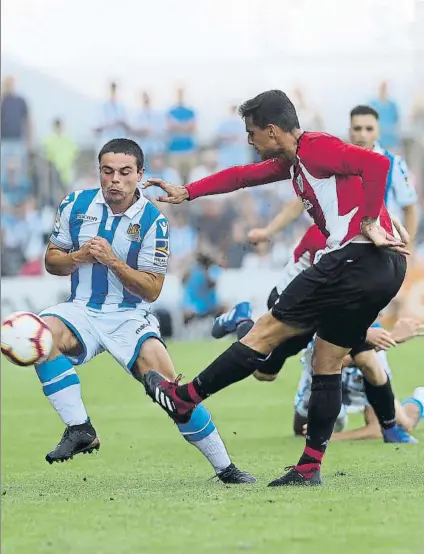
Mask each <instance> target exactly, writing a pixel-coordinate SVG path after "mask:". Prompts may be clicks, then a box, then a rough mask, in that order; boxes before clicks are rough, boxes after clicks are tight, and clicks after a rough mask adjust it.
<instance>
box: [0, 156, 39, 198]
mask: <svg viewBox="0 0 424 554" xmlns="http://www.w3.org/2000/svg"><path fill="white" fill-rule="evenodd" d="M4 164H5V165H4V167H2V172H3V177H2V182H1V188H2V195H3V199H4V200H5V202H6V204H8V205H11V206H17V205H19V204H22V203H23V202H25V200H26V199H27V198H28V196H29V195H30V194H31V192H32V186H31V182H30V180H29V178H28V176H27V174H26V173H25V172H24V171H23V170H22V165H21V164H22V157H13V156H10V157H7V158H5V160H4Z"/></svg>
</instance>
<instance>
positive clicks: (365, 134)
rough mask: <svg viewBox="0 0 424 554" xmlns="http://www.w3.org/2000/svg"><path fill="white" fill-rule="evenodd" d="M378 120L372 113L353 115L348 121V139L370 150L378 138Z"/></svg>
mask: <svg viewBox="0 0 424 554" xmlns="http://www.w3.org/2000/svg"><path fill="white" fill-rule="evenodd" d="M378 134H379V128H378V121H377V120H376V118H375V117H374V116H373V115H354V116H353V117H352V119H351V122H350V141H351V142H352V144H356V146H362V147H363V148H368V149H369V150H372V149H373V148H374V144H375V142H376V140H377V139H378Z"/></svg>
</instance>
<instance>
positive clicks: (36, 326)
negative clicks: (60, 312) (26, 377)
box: [1, 312, 53, 366]
mask: <svg viewBox="0 0 424 554" xmlns="http://www.w3.org/2000/svg"><path fill="white" fill-rule="evenodd" d="M52 347H53V336H52V334H51V332H50V329H49V328H48V327H47V325H46V324H45V323H44V321H43V320H42V319H41V318H39V317H38V316H37V315H35V314H32V313H31V312H15V313H13V314H10V315H9V316H8V317H6V319H5V320H4V321H3V323H2V324H1V351H2V352H3V354H4V355H5V356H6V358H7V359H8V360H9V361H10V362H12V364H15V365H19V366H29V365H33V364H38V363H40V362H43V361H44V360H46V359H47V358H48V357H49V355H50V352H51V350H52Z"/></svg>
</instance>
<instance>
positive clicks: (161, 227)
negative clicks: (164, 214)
mask: <svg viewBox="0 0 424 554" xmlns="http://www.w3.org/2000/svg"><path fill="white" fill-rule="evenodd" d="M168 237H169V225H168V221H167V220H166V219H159V220H158V222H157V223H156V238H158V239H167V238H168Z"/></svg>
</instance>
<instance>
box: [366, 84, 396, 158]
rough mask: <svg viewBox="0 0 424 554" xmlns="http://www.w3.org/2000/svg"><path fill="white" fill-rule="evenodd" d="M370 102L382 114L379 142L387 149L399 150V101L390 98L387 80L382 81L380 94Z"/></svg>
mask: <svg viewBox="0 0 424 554" xmlns="http://www.w3.org/2000/svg"><path fill="white" fill-rule="evenodd" d="M370 104H371V106H372V107H373V108H374V109H375V110H376V111H377V112H378V115H379V116H380V119H379V122H380V139H379V143H380V144H381V146H382V147H383V148H386V149H387V150H398V149H399V148H400V135H399V110H398V107H397V103H396V102H395V101H394V100H393V99H392V98H390V95H389V87H388V84H387V82H386V81H382V82H381V83H380V87H379V89H378V96H377V98H374V99H373V100H371V103H370Z"/></svg>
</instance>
